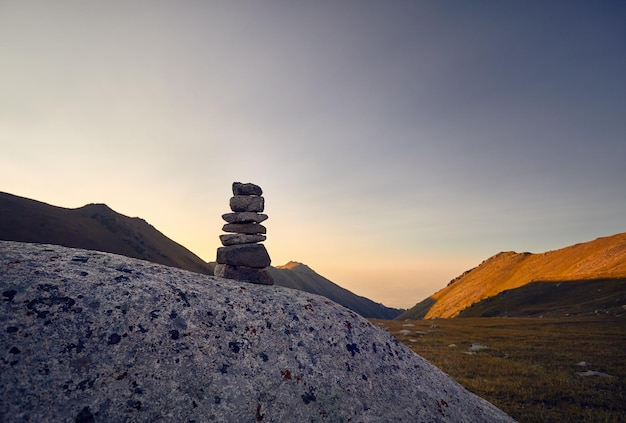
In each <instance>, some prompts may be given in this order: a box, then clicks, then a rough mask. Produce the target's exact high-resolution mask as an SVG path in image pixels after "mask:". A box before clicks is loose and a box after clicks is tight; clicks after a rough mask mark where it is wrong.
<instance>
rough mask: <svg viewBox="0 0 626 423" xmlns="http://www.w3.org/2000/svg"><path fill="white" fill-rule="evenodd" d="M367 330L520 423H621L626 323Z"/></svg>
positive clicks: (397, 324)
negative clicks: (388, 337)
mask: <svg viewBox="0 0 626 423" xmlns="http://www.w3.org/2000/svg"><path fill="white" fill-rule="evenodd" d="M372 322H373V323H375V324H377V325H378V326H380V327H382V328H383V329H385V330H387V331H389V332H390V333H391V334H393V335H394V336H396V337H397V338H398V339H399V340H400V341H402V342H403V343H404V344H405V345H407V346H408V347H409V348H411V349H412V350H413V351H415V352H416V353H417V354H419V355H421V356H422V357H424V358H426V359H427V360H429V361H430V362H431V363H433V364H434V365H435V366H437V367H439V368H440V369H441V370H443V371H444V372H446V373H448V374H449V375H450V376H452V377H453V378H454V379H455V380H457V381H458V382H459V383H460V384H461V385H463V386H464V387H465V388H467V389H468V390H470V391H472V392H474V393H476V394H477V395H479V396H481V397H483V398H485V399H486V400H488V401H490V402H491V403H493V404H494V405H496V406H498V407H499V408H501V409H502V410H504V411H505V412H507V413H509V414H510V415H511V416H512V417H513V418H515V419H516V420H518V421H519V422H521V423H525V422H569V423H571V422H589V423H591V422H623V421H626V316H621V317H570V318H559V319H540V318H459V319H435V320H411V321H395V320H377V319H372Z"/></svg>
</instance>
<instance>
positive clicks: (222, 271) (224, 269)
mask: <svg viewBox="0 0 626 423" xmlns="http://www.w3.org/2000/svg"><path fill="white" fill-rule="evenodd" d="M213 274H214V275H215V276H217V277H220V278H226V279H236V280H240V281H245V282H251V283H256V284H259V285H274V279H273V278H272V276H271V275H270V274H269V272H268V271H267V270H265V269H259V268H256V267H247V266H233V265H230V264H216V265H215V269H214V271H213Z"/></svg>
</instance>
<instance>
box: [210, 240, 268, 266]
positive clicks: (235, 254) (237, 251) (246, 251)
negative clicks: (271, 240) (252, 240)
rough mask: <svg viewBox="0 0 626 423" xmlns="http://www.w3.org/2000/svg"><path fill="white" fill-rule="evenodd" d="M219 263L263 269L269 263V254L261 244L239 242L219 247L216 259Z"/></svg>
mask: <svg viewBox="0 0 626 423" xmlns="http://www.w3.org/2000/svg"><path fill="white" fill-rule="evenodd" d="M216 261H217V262H218V263H219V264H230V265H233V266H247V267H256V268H259V269H263V268H265V267H267V266H269V265H270V264H271V260H270V256H269V254H268V253H267V250H266V249H265V245H263V244H241V245H229V246H227V247H219V248H218V249H217V259H216Z"/></svg>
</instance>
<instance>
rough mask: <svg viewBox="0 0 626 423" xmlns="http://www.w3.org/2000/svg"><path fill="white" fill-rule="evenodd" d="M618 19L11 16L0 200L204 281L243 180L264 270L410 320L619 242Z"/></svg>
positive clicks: (491, 14)
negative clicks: (515, 261)
mask: <svg viewBox="0 0 626 423" xmlns="http://www.w3.org/2000/svg"><path fill="white" fill-rule="evenodd" d="M624 21H626V4H624V3H623V2H619V1H610V0H609V1H606V2H584V1H572V2H567V3H566V4H565V5H564V4H563V3H561V2H539V1H537V2H535V1H531V2H524V3H523V4H521V3H520V4H513V3H506V4H505V3H502V2H497V1H486V2H481V3H480V4H468V3H466V2H462V1H455V0H451V1H446V2H437V3H432V2H398V3H393V4H379V3H376V2H355V1H340V2H336V3H333V4H317V3H314V4H305V5H296V4H290V3H288V2H283V1H278V0H272V1H268V2H264V3H263V4H258V3H254V2H250V3H247V2H228V3H223V2H212V1H209V2H206V3H197V2H191V1H181V2H176V3H173V2H172V3H169V2H148V1H143V0H142V1H137V2H133V3H132V4H119V3H115V4H112V3H101V4H85V3H83V2H79V1H75V0H67V1H60V2H54V3H50V2H45V1H41V0H34V1H28V0H27V1H23V2H15V3H12V2H4V3H1V4H0V38H1V39H3V40H4V42H3V43H0V56H1V57H3V78H2V79H0V93H1V94H2V95H0V147H1V148H2V155H1V156H0V180H2V181H3V183H2V186H0V191H4V192H7V193H11V194H13V195H17V196H21V197H26V198H30V199H33V200H37V201H42V202H45V203H48V204H51V205H55V206H59V207H66V208H77V207H82V206H84V205H86V204H89V203H92V202H99V203H104V204H107V205H108V206H109V207H110V208H112V209H113V210H115V211H116V212H118V213H121V214H124V215H126V216H130V217H134V216H138V217H141V218H142V219H145V220H146V221H147V222H148V223H150V224H151V225H153V226H154V227H155V228H157V229H158V230H159V231H161V232H162V233H163V234H165V235H166V236H167V237H169V238H170V239H172V240H174V241H176V242H178V243H179V244H181V245H183V246H185V248H187V249H189V250H190V251H192V252H193V253H194V254H196V255H198V256H199V257H200V258H202V259H203V260H204V261H207V262H208V261H213V260H214V259H215V252H216V250H217V248H218V247H219V246H220V245H221V244H220V241H219V238H218V237H219V235H220V234H221V233H222V232H221V227H222V223H223V222H222V220H221V215H222V214H223V213H227V212H228V211H229V207H228V201H229V198H230V197H231V196H232V192H231V184H232V182H234V181H240V182H252V183H255V184H257V185H259V186H261V188H262V189H263V191H264V193H263V195H264V197H265V202H266V210H265V213H266V214H268V216H269V219H268V220H267V221H266V222H264V225H265V226H266V227H267V236H268V237H267V241H265V245H266V246H267V249H268V252H269V254H270V257H271V258H272V263H273V264H274V265H275V266H276V265H277V264H278V265H282V264H285V263H288V262H289V261H298V262H301V263H304V264H306V265H307V266H309V267H311V268H312V269H314V270H315V271H316V272H317V273H319V274H320V275H322V276H324V277H326V278H328V279H329V280H331V281H333V282H335V283H337V284H339V285H341V286H342V287H344V288H346V289H349V290H350V291H352V292H354V293H355V294H357V295H362V296H365V297H367V298H370V299H372V300H373V301H376V302H380V303H383V304H385V305H386V306H389V307H398V308H410V307H412V306H413V305H415V304H416V303H417V302H419V301H421V300H422V299H424V298H426V297H428V296H430V295H432V294H433V293H435V292H436V291H438V290H439V289H441V288H443V287H445V286H446V285H447V283H448V282H449V281H450V280H451V279H453V278H455V277H456V276H458V275H460V274H461V273H463V272H464V271H466V270H468V269H470V268H473V267H476V266H477V265H478V264H480V262H481V261H482V260H484V259H486V258H488V257H491V256H493V255H494V254H497V253H498V252H500V251H518V252H523V251H529V252H533V253H540V252H545V251H551V250H555V249H559V248H563V247H566V246H569V245H572V244H575V243H579V242H586V241H590V240H593V239H596V238H599V237H604V236H610V235H613V234H617V233H622V232H625V231H626V185H625V184H624V181H626V162H624V157H626V142H624V135H625V134H626V120H625V119H624V110H626V80H624V78H623V75H625V74H626V56H625V55H624V54H623V52H624V51H626V28H625V27H624V25H623V22H624Z"/></svg>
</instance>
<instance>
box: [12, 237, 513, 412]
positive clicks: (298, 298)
mask: <svg viewBox="0 0 626 423" xmlns="http://www.w3.org/2000/svg"><path fill="white" fill-rule="evenodd" d="M0 290H1V292H2V306H1V308H0V333H1V335H0V347H1V350H0V354H1V355H2V360H1V361H0V421H2V422H18V421H19V422H21V421H62V422H83V423H84V422H105V421H106V422H109V421H111V422H112V421H138V422H140V421H141V422H143V421H149V422H161V421H162V422H165V421H181V422H182V421H185V422H188V421H197V422H204V421H220V422H231V421H232V422H254V421H264V422H287V421H294V422H318V421H319V422H321V421H332V422H341V421H346V422H347V421H354V422H384V421H393V422H396V421H405V422H434V421H441V422H509V421H512V419H511V418H510V417H509V416H507V415H506V414H504V413H503V412H502V411H500V410H499V409H497V408H496V407H494V406H493V405H491V404H490V403H488V402H487V401H485V400H483V399H481V398H479V397H477V396H475V395H473V394H471V393H470V392H468V391H466V390H465V389H464V388H462V387H461V386H460V385H458V384H457V383H456V382H454V381H453V380H452V379H451V378H449V377H448V376H447V375H445V374H444V373H442V372H441V371H440V370H438V369H437V368H435V367H433V366H432V365H430V364H429V363H428V362H426V361H425V360H424V359H422V358H421V357H419V356H418V355H416V354H415V353H413V352H412V351H410V350H409V349H408V348H406V347H404V346H403V345H402V344H400V343H399V342H398V341H397V340H396V339H395V338H393V337H391V336H390V335H389V334H388V333H386V332H384V331H382V330H381V329H378V328H377V327H375V326H373V325H372V324H370V323H369V322H368V321H367V320H365V319H363V318H361V317H359V316H358V315H357V314H355V313H354V312H352V311H350V310H348V309H346V308H343V307H342V306H339V305H337V304H335V303H333V302H331V301H329V300H327V299H325V298H323V297H319V296H315V295H311V294H307V293H304V292H301V291H296V290H290V289H286V288H281V287H277V286H263V285H253V284H249V283H245V282H235V281H232V280H228V279H220V278H215V277H211V276H206V275H200V274H196V273H191V272H187V271H184V270H179V269H176V268H171V267H166V266H162V265H156V264H153V263H150V262H145V261H140V260H136V259H130V258H127V257H123V256H118V255H114V254H108V253H100V252H95V251H89V250H77V249H70V248H64V247H59V246H52V245H39V244H24V243H17V242H7V241H0Z"/></svg>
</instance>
